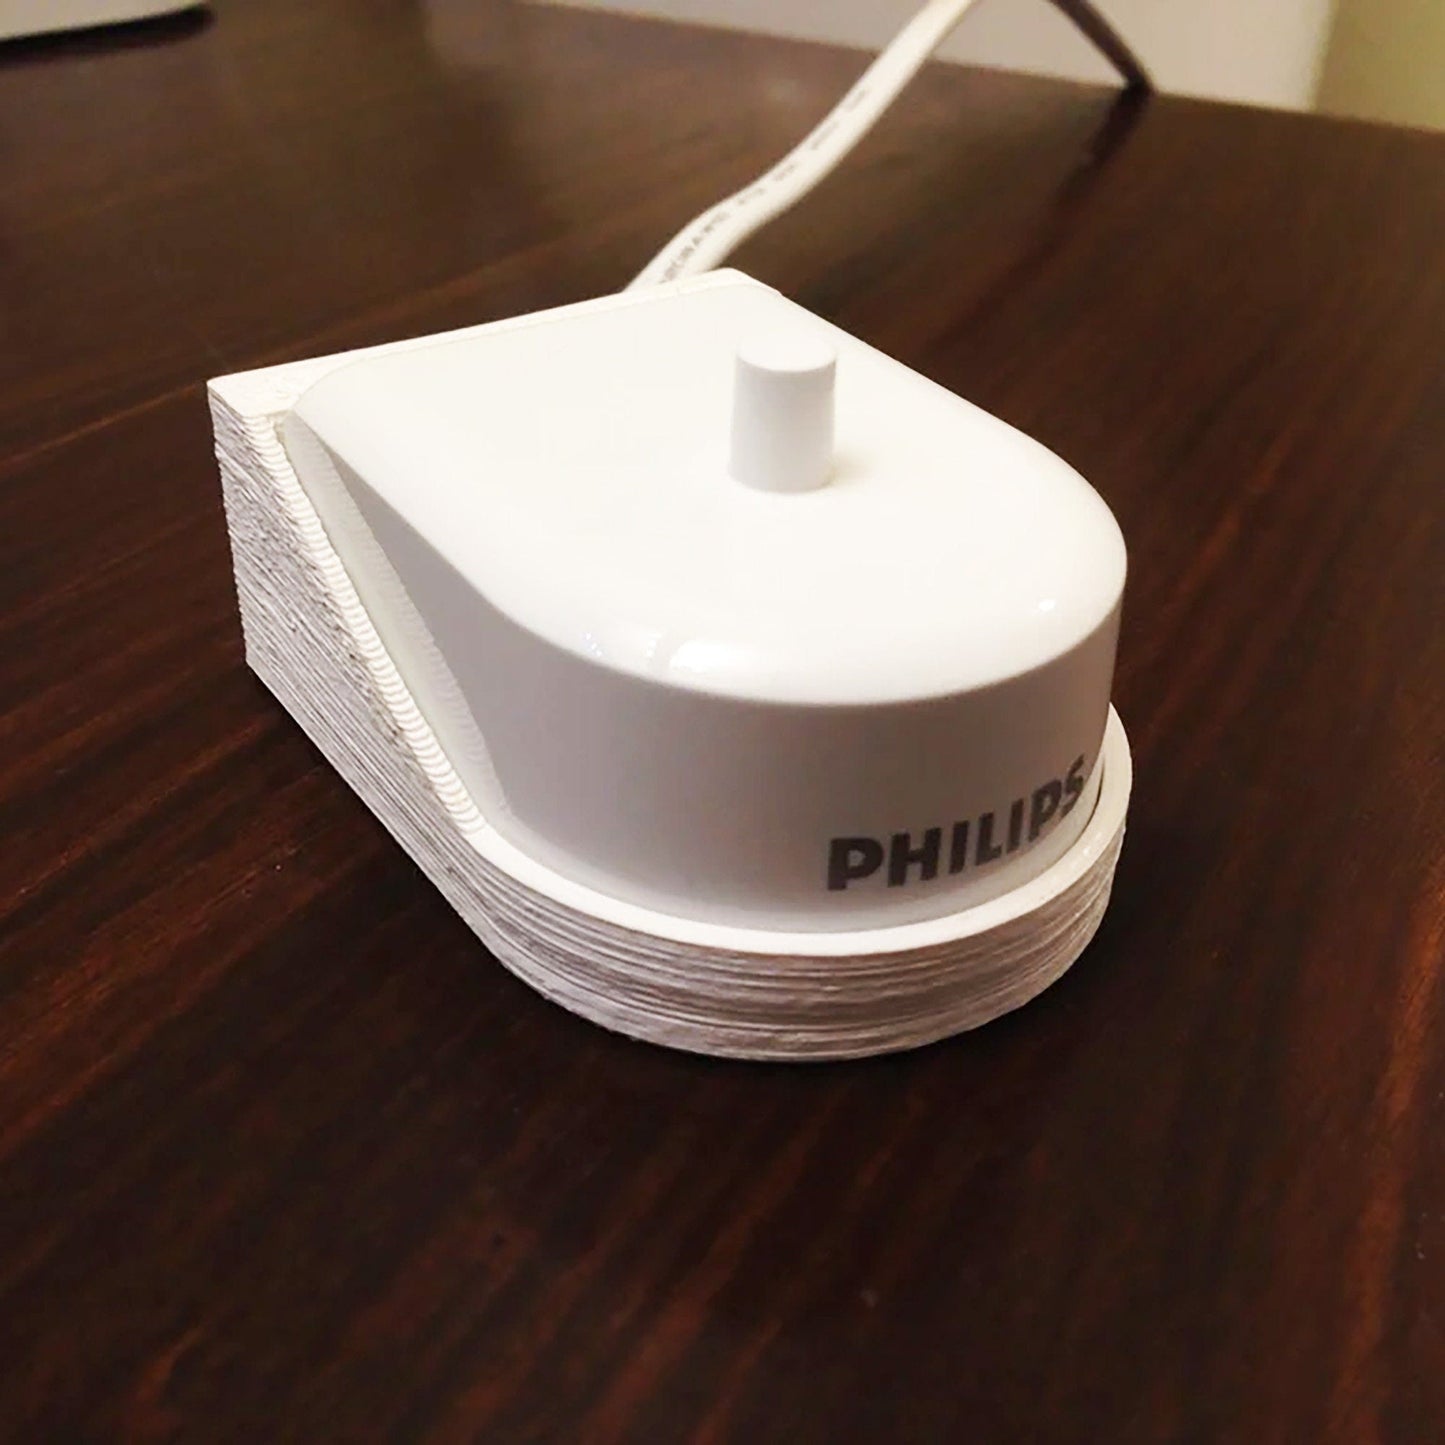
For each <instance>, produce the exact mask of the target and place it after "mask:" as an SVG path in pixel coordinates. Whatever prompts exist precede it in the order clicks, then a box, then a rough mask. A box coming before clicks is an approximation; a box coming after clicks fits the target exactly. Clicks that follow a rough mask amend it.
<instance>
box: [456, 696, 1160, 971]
mask: <svg viewBox="0 0 1445 1445" xmlns="http://www.w3.org/2000/svg"><path fill="white" fill-rule="evenodd" d="M1099 765H1100V767H1101V769H1102V775H1101V777H1100V786H1099V795H1098V798H1097V800H1096V801H1095V804H1094V810H1093V812H1092V813H1091V814H1090V816H1089V821H1088V823H1087V824H1086V825H1085V828H1084V831H1083V832H1082V833H1080V834H1079V837H1078V839H1077V840H1076V841H1075V842H1074V844H1073V845H1072V847H1070V848H1069V850H1068V851H1067V852H1066V853H1064V854H1063V855H1062V857H1060V858H1058V859H1056V860H1055V861H1054V862H1053V863H1051V864H1050V865H1049V866H1048V867H1047V868H1045V869H1044V871H1043V872H1042V873H1039V874H1036V875H1035V876H1034V877H1033V878H1030V879H1029V880H1028V881H1027V882H1024V883H1021V884H1020V885H1019V886H1018V887H1017V888H1013V889H1010V891H1009V892H1007V893H1003V894H1000V895H999V896H998V897H996V898H990V899H987V900H986V901H984V902H982V903H976V904H973V905H971V906H970V907H967V908H962V909H959V910H958V911H957V912H954V913H945V914H942V915H940V916H939V917H936V918H926V919H919V920H915V921H912V922H908V923H898V924H883V925H879V926H875V927H872V928H861V929H851V930H833V929H817V930H804V929H771V928H749V927H746V926H744V925H740V924H730V923H715V922H707V921H703V920H700V919H689V918H685V917H683V916H681V915H679V914H673V913H663V912H661V911H660V910H657V909H652V908H647V907H645V906H643V905H642V904H638V903H630V902H628V901H626V900H625V899H620V898H616V897H614V896H612V895H611V894H608V893H603V892H601V891H600V890H599V889H595V888H590V887H588V886H587V885H586V884H583V883H578V882H575V881H574V880H572V879H571V878H568V877H567V876H566V875H564V874H562V873H559V872H557V870H555V869H553V868H550V867H548V866H547V865H546V864H544V863H541V862H539V861H538V860H537V859H535V858H533V857H532V856H531V854H529V853H526V852H524V851H523V850H522V849H521V848H519V847H517V846H516V845H515V844H513V843H511V842H510V841H509V840H507V839H506V838H503V837H502V836H501V835H500V834H499V833H497V832H496V830H495V829H493V828H492V827H491V826H490V825H489V824H486V823H485V822H482V823H481V824H480V825H479V826H477V827H475V828H474V829H472V830H470V831H469V835H468V837H469V841H470V842H471V843H472V845H473V846H474V847H475V848H476V849H477V851H478V852H479V853H481V854H482V856H483V857H484V858H486V859H487V861H488V862H490V863H492V864H494V865H495V866H496V867H498V868H500V869H501V870H502V871H503V872H505V873H506V874H508V876H510V877H511V878H513V879H514V880H515V881H516V882H518V883H520V884H522V885H523V886H524V887H527V888H530V889H532V890H534V891H535V892H537V893H540V894H542V895H544V896H545V897H547V898H549V899H551V900H552V901H553V902H554V903H557V904H560V905H561V906H562V907H564V908H568V909H573V910H575V911H576V912H578V913H582V914H586V915H588V916H589V917H591V918H594V919H596V920H598V921H599V922H602V923H607V924H611V925H613V926H614V927H617V928H621V929H625V930H626V931H627V932H629V933H637V934H644V935H648V936H651V937H654V938H659V939H666V940H668V941H670V942H674V943H680V944H685V945H688V946H691V947H700V948H706V949H710V950H725V951H727V952H730V953H738V954H756V955H793V956H796V957H817V958H856V957H859V956H870V955H887V954H891V953H903V952H908V951H913V950H918V949H926V948H930V947H936V946H938V945H940V944H946V943H952V942H958V941H960V940H963V939H967V938H971V937H974V936H976V935H978V934H982V933H987V932H989V931H991V930H993V929H997V928H1000V927H1002V926H1005V925H1008V924H1011V923H1015V922H1019V921H1021V920H1024V919H1026V918H1027V917H1028V916H1029V915H1031V914H1035V913H1038V912H1040V911H1043V910H1046V909H1047V908H1048V907H1049V906H1050V905H1051V904H1053V903H1055V902H1056V901H1057V900H1059V899H1060V898H1062V897H1063V896H1064V895H1065V894H1066V893H1068V892H1069V891H1070V889H1072V888H1073V887H1074V886H1075V885H1076V884H1078V883H1079V881H1080V880H1081V879H1083V878H1084V876H1085V875H1086V874H1088V873H1089V872H1090V871H1091V870H1092V869H1093V868H1095V867H1096V866H1097V865H1098V864H1099V863H1100V862H1101V860H1103V859H1105V858H1107V857H1108V856H1109V854H1110V852H1111V849H1112V848H1113V846H1114V844H1115V843H1116V841H1117V840H1118V838H1119V835H1120V834H1121V833H1122V832H1123V829H1124V823H1125V818H1126V815H1127V813H1128V811H1129V795H1130V792H1131V790H1132V788H1133V779H1134V773H1133V760H1132V758H1131V755H1130V751H1129V738H1128V735H1127V734H1126V733H1125V731H1124V724H1123V723H1122V721H1121V720H1120V718H1119V714H1118V713H1117V712H1115V710H1114V708H1113V707H1112V706H1110V708H1109V719H1108V722H1107V724H1106V725H1105V729H1104V742H1103V746H1102V748H1101V750H1100V754H1099Z"/></svg>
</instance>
